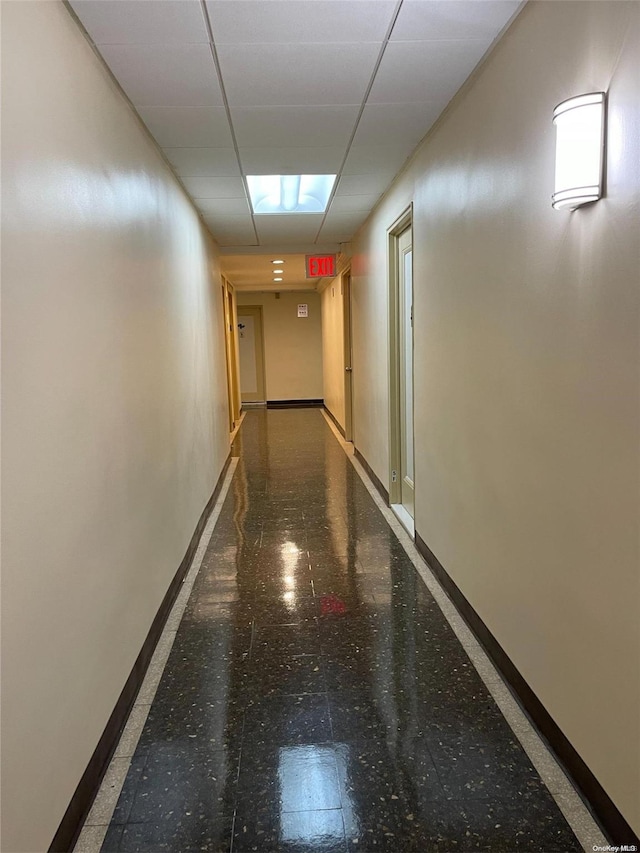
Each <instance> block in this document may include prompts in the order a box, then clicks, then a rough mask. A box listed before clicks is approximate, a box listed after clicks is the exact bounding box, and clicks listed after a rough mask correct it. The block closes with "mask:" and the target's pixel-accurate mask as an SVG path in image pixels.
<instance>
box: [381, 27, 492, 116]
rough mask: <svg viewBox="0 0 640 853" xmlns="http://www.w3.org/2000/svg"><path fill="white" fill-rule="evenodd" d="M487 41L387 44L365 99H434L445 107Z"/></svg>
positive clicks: (485, 47)
mask: <svg viewBox="0 0 640 853" xmlns="http://www.w3.org/2000/svg"><path fill="white" fill-rule="evenodd" d="M490 43H491V40H490V39H483V40H475V41H448V42H420V41H414V42H398V43H396V44H390V45H388V47H387V49H386V51H385V53H384V56H383V58H382V62H381V63H380V68H379V69H378V73H377V74H376V79H375V81H374V84H373V87H372V89H371V93H370V95H369V99H368V101H367V103H369V104H375V103H409V102H412V101H418V102H422V101H433V102H438V103H439V104H440V108H441V109H444V107H445V106H446V105H447V103H448V102H449V101H450V100H451V98H452V97H453V95H454V94H455V93H456V92H457V90H458V89H459V88H460V86H461V85H462V84H463V83H464V81H465V80H466V79H467V77H468V76H469V74H470V73H471V72H472V71H473V69H474V68H475V66H476V65H477V64H478V62H479V61H480V59H481V58H482V56H483V55H484V53H485V52H486V50H487V48H488V47H489V45H490Z"/></svg>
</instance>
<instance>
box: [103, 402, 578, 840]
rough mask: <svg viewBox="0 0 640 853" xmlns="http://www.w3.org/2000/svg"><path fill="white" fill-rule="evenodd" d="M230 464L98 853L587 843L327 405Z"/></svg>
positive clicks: (274, 431)
mask: <svg viewBox="0 0 640 853" xmlns="http://www.w3.org/2000/svg"><path fill="white" fill-rule="evenodd" d="M234 455H239V456H240V457H241V460H240V463H239V465H238V468H237V470H236V473H235V476H234V479H233V481H232V484H231V489H230V491H229V494H228V497H227V499H226V502H225V504H224V506H223V509H222V513H221V515H220V518H219V521H218V523H217V525H216V527H215V530H214V535H213V537H212V539H211V542H210V545H209V548H208V550H207V553H206V557H205V559H204V562H203V565H202V568H201V570H200V574H199V575H198V577H197V580H196V582H195V585H194V588H193V592H192V595H191V598H190V599H189V602H188V604H187V608H186V611H185V615H184V618H183V621H182V623H181V625H180V627H179V630H178V633H177V636H176V639H175V642H174V645H173V648H172V651H171V654H170V657H169V660H168V663H167V666H166V669H165V672H164V675H163V677H162V680H161V682H160V686H159V688H158V691H157V693H156V696H155V699H154V701H153V704H152V706H151V710H150V713H149V716H148V718H147V721H146V724H145V727H144V730H143V732H142V736H141V738H140V742H139V744H138V747H137V750H136V752H135V755H134V757H133V760H132V763H131V767H130V769H129V773H128V776H127V779H126V782H125V785H124V788H123V790H122V794H121V796H120V799H119V801H118V805H117V807H116V810H115V813H114V815H113V818H112V820H111V824H110V827H109V830H108V832H107V835H106V838H105V841H104V844H103V847H102V850H103V851H105V852H106V851H108V853H111V851H143V850H144V851H154V853H156V851H164V850H167V851H176V853H189V851H230V850H231V851H233V853H241V851H260V853H268V851H327V853H328V851H347V850H354V851H355V850H367V851H378V850H384V851H393V853H408V851H420V853H426V851H453V850H460V851H472V850H488V851H516V850H528V851H545V853H551V851H562V853H567V851H574V850H576V851H577V850H581V847H580V845H579V844H578V842H577V840H576V838H575V836H574V835H573V833H572V831H571V830H570V828H569V826H568V824H567V823H566V821H565V819H564V817H563V816H562V814H561V813H560V811H559V810H558V807H557V806H556V805H555V803H554V800H553V799H552V797H551V796H550V794H549V793H548V791H547V789H546V787H545V786H544V784H543V782H542V781H541V779H540V777H539V776H538V775H537V773H536V771H535V770H534V769H533V767H532V766H531V764H530V762H529V759H528V758H527V756H526V754H525V752H524V751H523V750H522V748H521V747H520V745H519V743H518V741H517V740H516V739H515V737H514V735H513V733H512V731H511V729H510V728H509V726H508V725H507V724H506V722H505V721H504V719H503V717H502V716H501V714H500V712H499V710H498V708H497V706H496V705H495V703H494V701H493V699H492V698H491V696H490V694H489V693H488V691H487V689H486V687H485V686H484V684H483V683H482V681H481V680H480V678H479V676H478V674H477V672H476V670H475V669H474V667H473V666H472V664H471V663H470V661H469V659H468V657H467V656H466V653H465V652H464V650H463V649H462V647H461V645H460V643H459V641H458V640H457V638H456V637H455V635H454V634H453V632H452V631H451V629H450V628H449V626H448V623H447V622H446V620H445V619H444V617H443V615H442V613H441V611H440V609H439V608H438V606H437V605H436V603H435V601H434V600H433V598H432V596H431V594H430V593H429V591H428V590H427V588H426V586H425V585H424V583H423V581H422V580H421V579H420V577H419V576H418V575H417V573H416V571H415V568H414V566H413V565H412V563H411V562H410V560H409V559H408V557H407V555H406V553H405V551H404V550H403V548H402V547H401V546H400V545H399V543H398V541H397V539H396V537H395V534H394V533H393V531H392V530H391V529H390V528H389V526H388V524H387V522H386V520H385V519H384V517H383V516H382V515H381V513H380V512H379V510H378V509H377V507H376V506H375V504H374V503H373V501H372V499H371V497H370V495H369V494H368V492H367V490H366V489H365V488H364V486H363V484H362V482H361V481H360V479H359V478H358V476H357V474H356V473H355V471H354V469H353V467H352V466H351V464H350V463H349V461H348V460H347V457H346V456H345V454H344V453H343V451H342V449H341V448H340V446H339V445H338V443H337V442H336V440H335V438H334V436H333V434H332V433H331V431H330V430H329V428H328V426H327V425H326V423H325V421H324V419H323V417H322V415H321V414H320V412H319V411H317V410H313V409H306V410H284V411H281V410H280V411H279V410H274V411H266V410H261V411H257V410H254V411H250V412H248V413H247V416H246V418H245V420H244V423H243V425H242V428H241V430H240V432H239V434H238V436H237V437H236V442H235V445H234Z"/></svg>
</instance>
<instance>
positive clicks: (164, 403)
mask: <svg viewBox="0 0 640 853" xmlns="http://www.w3.org/2000/svg"><path fill="white" fill-rule="evenodd" d="M2 54H3V56H2V59H3V68H2V71H3V74H2V84H3V85H2V112H3V115H2V118H3V126H2V131H3V137H2V190H3V196H2V214H3V245H2V289H3V293H2V303H3V304H2V308H3V317H2V322H3V326H2V347H3V352H2V355H3V424H2V426H3V436H2V438H3V447H2V451H3V454H2V455H3V459H2V461H3V470H2V491H3V496H2V497H3V507H2V508H3V519H2V520H3V529H2V783H3V784H2V794H3V809H2V845H1V846H2V850H6V851H11V853H20V852H21V851H30V853H33V852H34V851H43V850H46V849H47V848H48V846H49V844H50V842H51V840H52V837H53V835H54V833H55V831H56V829H57V827H58V824H59V822H60V819H61V818H62V816H63V814H64V812H65V809H66V808H67V805H68V804H69V801H70V798H71V796H72V794H73V792H74V790H75V787H76V785H77V783H78V781H79V779H80V777H81V775H82V773H83V772H84V770H85V767H86V765H87V762H88V761H89V758H90V757H91V754H92V752H93V750H94V748H95V746H96V744H97V742H98V739H99V737H100V736H101V734H102V731H103V729H104V726H105V723H106V722H107V719H108V717H109V715H110V713H111V711H112V710H113V708H114V705H115V703H116V700H117V698H118V696H119V694H120V691H121V689H122V687H123V686H124V683H125V680H126V678H127V677H128V675H129V673H130V671H131V667H132V665H133V663H134V661H135V659H136V657H137V655H138V653H139V651H140V649H141V646H142V643H143V641H144V639H145V636H146V634H147V632H148V630H149V627H150V625H151V622H152V619H153V617H154V615H155V613H156V611H157V609H158V606H159V605H160V602H161V601H162V598H163V596H164V594H165V592H166V590H167V588H168V585H169V583H170V581H171V578H172V577H173V575H174V573H175V572H176V570H177V568H178V566H179V564H180V561H181V560H182V558H183V556H184V554H185V551H186V549H187V546H188V544H189V540H190V538H191V536H192V534H193V531H194V529H195V526H196V524H197V521H198V518H199V517H200V514H201V512H202V510H203V508H204V506H205V504H206V502H207V500H208V498H209V496H210V495H211V492H212V490H213V488H214V486H215V484H216V481H217V479H218V476H219V474H220V472H221V469H222V466H223V463H224V460H225V458H226V456H227V453H228V439H229V436H228V421H227V393H226V386H225V368H224V349H223V342H222V328H223V321H222V317H221V313H220V309H221V305H220V277H219V272H218V262H217V254H216V248H215V245H214V244H213V243H212V242H211V240H210V238H209V237H208V236H207V234H206V233H205V232H204V231H203V229H202V227H201V225H200V221H199V219H198V217H197V216H196V213H195V212H194V209H193V208H192V206H191V204H190V203H189V202H188V201H187V198H186V196H185V195H184V193H183V191H182V190H181V188H180V187H179V185H178V184H177V182H176V181H175V180H174V179H173V178H172V176H171V174H170V172H169V170H168V169H167V167H166V166H165V165H164V163H163V162H162V160H161V159H160V157H159V155H158V154H157V152H156V149H155V147H154V145H153V144H152V143H151V141H150V140H149V138H148V137H147V135H146V134H145V133H144V132H143V131H142V129H141V128H140V125H139V124H138V122H137V120H136V119H135V118H134V116H133V114H132V112H131V110H130V108H129V107H128V106H127V104H126V103H125V102H124V100H123V99H122V97H121V95H120V94H119V92H118V91H117V90H116V88H115V86H114V85H113V83H112V82H111V80H110V78H109V77H108V75H107V73H106V72H105V70H104V69H103V67H102V65H101V64H100V62H99V61H98V60H97V59H96V57H95V56H94V54H93V52H92V51H91V49H90V47H89V45H88V44H87V42H86V41H85V39H84V37H83V36H82V35H81V33H80V31H79V29H78V28H77V26H76V24H75V23H74V21H73V20H72V18H71V17H70V15H69V13H68V12H67V10H66V9H65V7H64V6H63V5H62V4H61V3H57V2H56V3H53V2H42V3H40V2H31V3H3V4H2ZM218 330H220V334H218Z"/></svg>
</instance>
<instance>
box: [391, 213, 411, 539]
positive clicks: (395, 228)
mask: <svg viewBox="0 0 640 853" xmlns="http://www.w3.org/2000/svg"><path fill="white" fill-rule="evenodd" d="M412 227H413V204H410V205H409V207H407V208H406V209H405V210H404V211H403V212H402V213H401V215H400V216H399V217H398V218H397V219H396V221H395V222H394V223H393V225H391V227H390V228H389V229H388V230H387V258H388V281H389V504H390V505H391V507H392V508H393V506H394V505H396V506H398V505H400V504H401V502H402V492H401V482H400V478H401V462H402V454H401V441H402V437H401V431H402V424H401V418H400V352H399V345H400V334H399V323H400V319H401V318H400V293H399V287H400V282H399V276H398V263H399V259H400V256H399V251H398V237H399V236H400V234H402V232H403V231H406V230H407V228H412ZM394 475H395V476H394ZM394 511H395V510H394ZM405 512H406V511H405ZM414 514H415V510H414ZM407 515H408V513H407ZM400 520H401V521H402V523H403V524H404V525H405V526H407V524H406V523H405V522H406V521H407V519H404V518H400ZM409 527H413V525H409ZM409 533H410V534H411V535H412V536H413V534H414V531H413V530H409Z"/></svg>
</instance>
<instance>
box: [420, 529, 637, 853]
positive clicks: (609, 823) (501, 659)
mask: <svg viewBox="0 0 640 853" xmlns="http://www.w3.org/2000/svg"><path fill="white" fill-rule="evenodd" d="M416 547H417V548H418V550H419V551H420V553H421V554H422V556H423V557H424V558H425V560H426V561H427V563H428V564H429V566H430V567H431V570H432V571H433V573H434V575H435V576H436V577H437V578H438V580H439V581H440V583H441V584H442V586H443V588H444V590H445V592H446V593H447V594H448V595H449V598H451V600H452V601H453V603H454V604H455V606H456V608H457V609H458V611H459V612H460V614H461V616H462V617H463V618H464V620H465V622H466V623H467V625H468V626H469V628H471V630H472V631H473V633H474V634H475V636H476V637H477V639H478V641H479V642H480V643H481V645H482V646H483V648H484V649H485V651H486V652H487V654H488V655H489V657H490V658H491V660H492V661H493V663H494V664H495V665H496V667H497V668H498V669H499V670H500V672H501V673H502V675H503V676H504V678H505V679H506V681H507V684H508V685H509V687H510V689H511V691H512V693H513V694H514V697H515V699H516V700H517V701H518V703H519V704H520V706H521V707H522V709H523V710H524V711H525V713H526V714H527V715H528V716H529V718H530V719H531V721H532V722H533V724H534V725H535V726H536V728H537V729H538V731H539V732H540V734H541V735H542V736H543V737H544V738H545V740H546V741H547V743H548V745H549V746H550V747H551V749H552V750H553V752H554V753H555V755H556V757H557V758H558V760H559V761H560V762H561V763H562V765H563V766H564V768H565V770H566V771H567V773H568V774H569V776H570V778H571V779H572V780H573V782H574V784H575V787H576V789H577V790H578V791H579V792H580V794H581V795H582V797H583V798H584V800H585V803H586V805H587V807H588V808H589V809H590V811H591V812H592V813H593V816H594V818H595V819H596V821H597V822H598V823H599V824H600V826H601V827H602V830H603V832H604V833H605V835H607V836H608V838H609V841H610V842H611V844H613V845H616V846H622V845H636V849H638V847H639V846H640V845H639V843H638V837H637V835H636V834H635V833H634V831H633V829H632V828H631V827H630V826H629V824H628V823H627V821H626V820H625V818H624V817H623V815H622V814H621V813H620V811H619V810H618V808H617V806H616V805H615V803H614V802H613V801H612V800H611V798H610V797H609V795H608V794H607V792H606V791H605V790H604V788H603V787H602V785H601V784H600V783H599V782H598V780H597V779H596V777H595V776H594V775H593V773H592V772H591V770H590V769H589V768H588V767H587V765H586V764H585V762H584V761H583V759H582V758H581V757H580V755H579V754H578V752H577V751H576V750H575V748H574V747H573V746H572V745H571V742H570V741H569V740H568V738H567V737H566V735H564V734H563V732H562V730H561V729H560V727H559V726H558V725H557V723H556V722H555V721H554V719H553V718H552V717H551V715H550V714H549V712H548V711H547V710H546V708H545V707H544V705H543V704H542V702H541V701H540V700H539V699H538V697H537V696H536V694H535V693H534V692H533V690H532V689H531V687H529V685H528V684H527V682H526V681H525V680H524V678H523V677H522V675H521V674H520V672H519V671H518V669H517V668H516V666H515V664H514V663H513V661H512V660H511V659H510V658H509V656H508V655H507V653H506V652H505V651H504V649H503V648H502V646H501V645H500V643H498V641H497V640H496V638H495V637H494V636H493V634H492V633H491V631H490V630H489V629H488V628H487V626H486V625H485V623H484V622H483V621H482V619H481V618H480V616H479V615H478V614H477V613H476V611H475V610H474V609H473V607H472V606H471V604H469V602H468V601H467V599H466V598H465V596H464V594H463V593H462V592H461V591H460V589H459V588H458V587H457V586H456V583H455V581H453V580H452V578H451V577H450V576H449V574H448V573H447V571H446V569H445V568H444V567H443V565H442V563H441V562H440V561H439V560H438V558H437V557H436V556H435V554H434V553H433V551H431V549H430V548H429V546H428V545H427V544H426V542H424V540H423V539H422V538H421V537H420V534H418V533H416Z"/></svg>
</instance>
